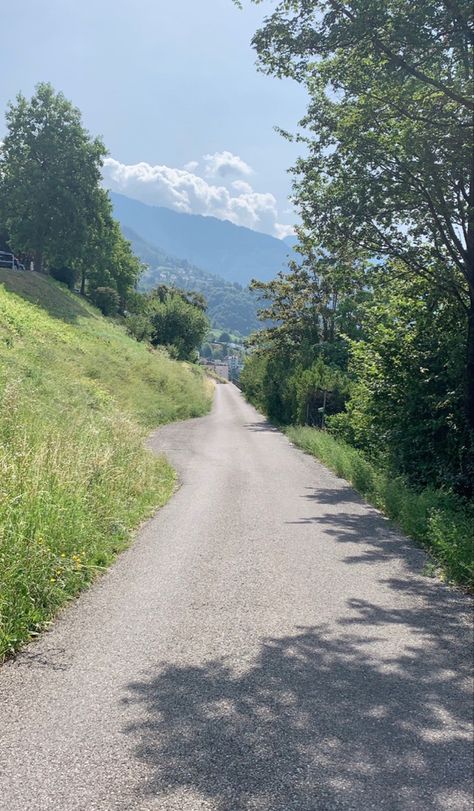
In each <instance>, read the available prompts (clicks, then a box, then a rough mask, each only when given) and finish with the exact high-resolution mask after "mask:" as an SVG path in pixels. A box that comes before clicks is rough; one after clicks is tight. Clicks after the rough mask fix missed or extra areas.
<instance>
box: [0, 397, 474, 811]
mask: <svg viewBox="0 0 474 811" xmlns="http://www.w3.org/2000/svg"><path fill="white" fill-rule="evenodd" d="M150 442H151V446H152V447H153V448H154V449H155V450H156V451H159V452H160V451H164V452H165V453H166V454H167V455H168V456H169V458H170V459H171V460H172V462H173V463H174V464H175V465H176V467H177V468H178V470H179V472H180V475H181V479H182V486H181V488H180V489H179V490H178V492H177V493H176V494H175V496H174V497H173V498H172V500H171V501H170V502H169V504H168V505H167V506H166V507H164V508H163V509H162V510H161V511H160V512H159V513H158V514H157V516H156V517H155V518H154V519H153V520H151V521H150V522H148V523H147V524H146V526H145V527H144V528H143V530H142V531H141V532H140V535H139V537H138V539H137V541H136V543H135V544H134V546H133V547H132V548H131V549H130V550H128V551H127V552H126V553H125V554H123V555H122V556H121V557H120V559H119V560H118V562H117V563H116V565H115V566H114V567H112V569H111V570H110V571H109V572H108V573H107V574H106V575H105V576H104V577H103V578H102V579H101V580H100V581H99V582H98V583H96V584H95V585H94V586H93V588H92V589H91V590H90V591H88V592H87V593H85V594H84V595H83V596H81V597H80V599H78V600H77V601H75V602H74V603H73V604H71V605H70V606H69V607H68V608H67V609H66V610H65V611H64V612H62V614H61V616H60V617H59V619H58V620H57V621H56V622H55V623H54V624H53V626H52V629H51V631H50V632H48V633H47V634H45V635H44V636H43V637H42V638H41V639H40V640H39V641H38V642H36V643H34V644H32V645H30V646H29V647H28V648H27V649H25V651H24V652H23V653H22V654H21V655H20V656H18V657H17V659H16V660H14V661H11V662H9V663H7V664H6V665H5V666H4V667H3V668H2V669H1V670H0V808H1V809H2V811H30V809H31V811H43V810H44V811H46V810H47V811H69V809H75V810H77V809H81V811H95V810H96V809H100V811H112V810H113V809H121V810H122V811H130V810H131V809H140V811H149V810H150V811H151V809H159V811H198V809H199V810H200V811H201V810H202V809H206V810H207V811H251V810H252V811H292V809H298V811H335V810H336V809H347V811H348V810H349V809H350V810H351V811H366V809H376V810H377V811H380V810H381V809H383V810H384V811H405V810H406V809H413V811H428V809H430V811H431V810H432V809H435V810H436V811H450V810H451V809H455V811H467V809H471V802H472V800H471V796H472V795H471V782H470V781H471V776H472V775H471V763H472V749H471V745H470V741H471V730H470V725H469V722H470V706H471V692H470V687H471V684H470V651H469V645H470V641H471V634H470V626H469V623H468V620H467V618H466V612H467V609H468V607H469V603H468V600H467V598H465V597H464V596H463V595H462V594H460V593H458V592H456V591H455V590H452V589H449V588H447V587H445V586H443V585H440V584H439V583H437V582H435V581H433V580H430V579H428V578H426V577H424V576H422V574H421V571H422V568H423V565H424V555H423V553H422V552H421V551H420V550H418V549H417V548H415V547H414V545H413V544H411V543H409V542H408V541H406V540H405V539H403V538H401V537H400V536H398V535H397V534H396V533H394V532H393V531H392V530H391V529H390V526H389V524H388V522H387V521H386V520H384V519H383V518H382V517H381V516H380V514H378V513H377V512H376V511H375V510H373V509H371V508H370V507H368V506H367V505H366V504H365V503H364V502H363V501H361V499H359V498H358V496H357V495H356V494H355V493H354V491H353V490H352V489H351V488H350V487H348V485H347V484H346V483H345V482H344V481H342V480H341V479H338V478H336V477H335V476H334V475H332V474H331V473H329V472H328V471H327V470H326V469H325V468H323V467H322V466H321V465H319V464H318V463H317V462H315V461H314V460H313V459H311V458H310V457H308V456H305V455H304V454H303V453H302V452H301V451H299V450H297V449H296V448H294V447H293V446H292V445H291V444H290V443H289V442H288V440H287V439H286V438H285V437H284V436H282V435H281V434H280V433H278V432H277V431H275V430H274V429H272V428H271V427H270V426H269V425H268V424H267V423H266V422H265V421H264V419H263V418H262V417H261V416H259V415H258V414H257V412H256V411H255V410H254V409H253V408H252V407H251V406H249V405H248V404H247V403H246V402H245V401H244V400H243V398H242V395H241V394H240V393H239V392H238V391H237V389H236V388H235V387H234V386H231V385H226V386H224V385H222V386H218V387H217V389H216V400H215V404H214V409H213V411H212V414H210V415H209V416H207V417H204V418H202V419H199V420H194V421H192V420H190V421H187V422H182V423H177V424H174V425H170V426H167V427H165V428H163V429H160V430H159V431H157V432H156V433H155V434H154V435H153V437H152V439H151V440H150Z"/></svg>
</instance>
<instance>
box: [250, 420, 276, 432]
mask: <svg viewBox="0 0 474 811" xmlns="http://www.w3.org/2000/svg"><path fill="white" fill-rule="evenodd" d="M244 428H246V429H247V431H257V432H268V433H271V434H278V433H279V430H278V428H275V426H274V425H272V424H271V422H269V421H268V420H262V421H261V422H247V423H245V425H244Z"/></svg>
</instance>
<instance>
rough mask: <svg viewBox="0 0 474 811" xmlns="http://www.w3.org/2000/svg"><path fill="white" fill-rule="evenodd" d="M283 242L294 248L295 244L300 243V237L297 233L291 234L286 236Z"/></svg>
mask: <svg viewBox="0 0 474 811" xmlns="http://www.w3.org/2000/svg"><path fill="white" fill-rule="evenodd" d="M283 242H284V243H285V245H287V246H288V248H294V247H295V245H297V244H298V237H297V236H296V234H289V235H288V236H287V237H284V239H283Z"/></svg>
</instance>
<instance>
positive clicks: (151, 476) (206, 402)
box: [0, 270, 212, 659]
mask: <svg viewBox="0 0 474 811" xmlns="http://www.w3.org/2000/svg"><path fill="white" fill-rule="evenodd" d="M211 386H212V384H210V383H209V381H207V380H206V379H205V378H204V376H203V374H202V372H201V371H200V369H198V368H196V367H193V366H191V365H189V364H184V363H178V362H176V361H173V360H170V359H169V358H168V356H167V355H166V354H165V353H163V352H160V351H156V350H152V349H151V348H149V347H147V346H146V345H144V344H140V343H137V342H136V341H134V340H133V339H131V338H130V337H128V336H127V335H126V333H125V330H124V329H123V328H122V327H121V325H120V324H118V323H113V322H112V321H110V320H107V319H105V318H103V317H102V316H101V315H100V314H99V313H98V311H97V310H95V309H94V308H93V307H91V306H90V305H89V304H88V303H87V302H86V301H84V299H82V298H80V297H79V296H77V295H76V294H74V293H70V292H69V291H67V290H66V289H65V288H64V287H63V286H62V285H59V284H58V283H56V282H54V281H53V280H52V279H50V278H47V277H43V276H40V275H38V274H34V273H25V272H16V273H13V272H11V271H6V270H0V659H1V658H2V657H5V656H6V655H8V654H10V653H12V652H14V651H15V650H16V649H17V648H18V647H19V646H20V645H21V644H22V643H23V642H25V641H26V640H28V639H30V638H31V637H32V636H35V635H36V634H37V633H38V632H39V630H40V629H41V628H42V627H44V625H45V623H47V622H48V621H49V620H50V619H51V617H52V616H53V615H54V613H55V611H57V609H58V608H59V607H60V606H61V605H62V604H64V603H65V602H66V601H67V600H68V599H70V598H71V597H72V596H73V595H74V594H76V593H77V592H78V591H80V590H81V589H82V588H83V587H85V586H86V585H87V584H88V583H89V582H90V581H91V580H92V579H93V578H94V577H95V575H96V574H97V572H99V571H100V570H101V569H103V568H104V567H106V566H107V565H108V564H109V563H110V562H111V561H112V560H113V558H114V556H115V555H116V554H117V553H118V552H120V551H121V550H122V549H124V548H125V547H126V546H127V544H128V543H129V541H130V537H131V532H132V530H133V529H134V528H136V527H137V526H138V524H139V523H140V521H142V520H143V519H144V518H145V517H146V516H149V515H150V514H151V513H152V512H153V511H154V510H155V509H156V508H157V507H159V506H161V505H162V504H163V503H164V502H165V501H166V500H167V499H168V498H169V496H170V495H171V493H172V492H173V488H174V485H175V475H174V471H173V470H172V469H171V468H170V466H169V465H168V463H167V462H166V460H165V459H157V458H155V457H153V456H152V455H151V453H149V452H148V451H147V450H145V448H144V443H143V440H144V437H145V435H146V432H147V430H149V429H151V428H152V427H154V426H157V425H159V424H162V423H165V422H169V421H172V420H176V419H182V418H187V417H194V416H199V415H201V414H204V413H206V411H208V409H209V407H210V403H211V399H212V391H211Z"/></svg>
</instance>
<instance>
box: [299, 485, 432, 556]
mask: <svg viewBox="0 0 474 811" xmlns="http://www.w3.org/2000/svg"><path fill="white" fill-rule="evenodd" d="M306 489H307V490H310V491H311V492H309V493H307V494H304V495H302V496H301V497H302V498H304V499H308V500H310V501H315V502H318V503H320V504H327V505H329V506H333V505H334V506H336V507H338V506H340V505H344V508H343V509H342V510H340V509H338V510H337V511H335V512H327V513H321V514H319V515H313V516H303V517H301V518H298V519H297V520H295V521H288V522H287V524H293V525H296V526H297V525H306V524H314V525H315V526H318V527H319V528H320V529H322V530H323V531H324V534H325V535H327V536H328V537H330V538H332V539H333V540H334V541H336V542H337V543H339V544H352V545H353V544H357V545H358V546H359V547H360V553H358V554H350V555H348V556H347V557H346V558H344V562H345V563H353V564H356V563H367V564H373V563H380V562H382V561H386V560H388V559H390V558H393V557H398V558H401V559H402V560H403V561H404V564H405V565H406V567H407V569H408V570H409V571H411V572H416V571H418V572H419V571H420V569H421V568H422V567H423V566H424V565H425V564H426V562H427V560H428V559H429V552H427V550H425V549H423V548H422V547H421V545H419V544H417V542H416V541H415V540H413V539H412V538H408V537H406V536H405V535H404V534H403V533H402V531H401V530H399V529H398V528H397V526H396V525H395V524H394V523H393V522H392V521H391V520H390V519H389V518H386V517H385V516H384V515H382V513H380V512H379V511H378V510H377V509H375V507H371V506H370V504H368V503H367V502H366V501H364V499H363V498H362V497H361V496H359V494H358V493H357V492H356V491H355V490H353V488H352V487H350V486H349V485H342V486H340V487H328V488H317V489H314V488H311V487H308V488H306ZM351 505H353V509H352V510H351ZM354 507H355V509H354ZM360 507H363V510H360V509H359V508H360Z"/></svg>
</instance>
